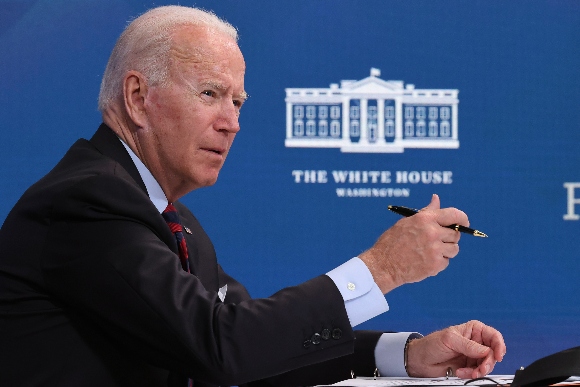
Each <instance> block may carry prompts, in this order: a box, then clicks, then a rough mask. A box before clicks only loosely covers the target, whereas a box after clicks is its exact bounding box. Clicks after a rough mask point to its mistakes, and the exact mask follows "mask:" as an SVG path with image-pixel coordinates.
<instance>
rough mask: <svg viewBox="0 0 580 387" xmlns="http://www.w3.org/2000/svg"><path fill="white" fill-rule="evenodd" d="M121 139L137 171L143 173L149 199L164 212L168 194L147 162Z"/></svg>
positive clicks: (142, 177)
mask: <svg viewBox="0 0 580 387" xmlns="http://www.w3.org/2000/svg"><path fill="white" fill-rule="evenodd" d="M119 141H121V144H123V146H124V147H125V149H127V152H128V153H129V156H131V160H133V163H134V164H135V166H136V167H137V171H139V175H141V179H142V180H143V183H144V184H145V188H147V194H148V195H149V199H151V201H152V202H153V205H154V206H155V208H157V211H159V213H162V212H163V211H164V210H165V208H166V207H167V204H168V203H169V202H168V200H167V196H165V192H163V189H161V186H160V185H159V183H158V182H157V180H155V177H153V175H152V174H151V172H150V171H149V170H148V169H147V167H146V166H145V164H143V162H142V161H141V159H140V158H139V157H137V155H136V154H135V153H134V152H133V150H131V148H129V146H127V144H125V142H124V141H123V140H121V139H120V138H119Z"/></svg>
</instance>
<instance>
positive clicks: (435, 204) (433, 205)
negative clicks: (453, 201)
mask: <svg viewBox="0 0 580 387" xmlns="http://www.w3.org/2000/svg"><path fill="white" fill-rule="evenodd" d="M440 208H441V201H440V200H439V195H437V194H433V196H431V202H430V203H429V204H428V205H427V207H425V208H423V210H438V209H440Z"/></svg>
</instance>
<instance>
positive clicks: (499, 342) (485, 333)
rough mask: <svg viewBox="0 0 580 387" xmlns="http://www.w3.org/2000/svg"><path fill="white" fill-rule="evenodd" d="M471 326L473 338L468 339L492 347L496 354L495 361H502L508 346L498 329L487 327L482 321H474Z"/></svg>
mask: <svg viewBox="0 0 580 387" xmlns="http://www.w3.org/2000/svg"><path fill="white" fill-rule="evenodd" d="M469 324H471V337H468V338H471V339H472V340H474V341H477V342H478V343H482V344H484V345H486V346H488V347H490V348H491V349H492V351H493V353H494V358H495V360H497V361H502V360H503V357H504V356H505V353H506V345H505V341H504V339H503V336H502V334H501V333H500V332H499V331H498V330H497V329H495V328H493V327H490V326H489V325H485V324H484V323H482V322H481V321H477V320H472V321H470V322H469Z"/></svg>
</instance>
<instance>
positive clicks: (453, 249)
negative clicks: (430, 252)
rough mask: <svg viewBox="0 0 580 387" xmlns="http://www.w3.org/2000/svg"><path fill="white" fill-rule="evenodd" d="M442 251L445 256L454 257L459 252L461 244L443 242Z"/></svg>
mask: <svg viewBox="0 0 580 387" xmlns="http://www.w3.org/2000/svg"><path fill="white" fill-rule="evenodd" d="M441 252H442V254H443V257H445V258H454V257H455V256H457V254H459V245H458V244H457V243H443V247H442V248H441Z"/></svg>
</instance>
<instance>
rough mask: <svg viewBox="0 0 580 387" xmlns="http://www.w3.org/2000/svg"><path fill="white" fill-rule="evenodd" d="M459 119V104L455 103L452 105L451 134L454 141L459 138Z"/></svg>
mask: <svg viewBox="0 0 580 387" xmlns="http://www.w3.org/2000/svg"><path fill="white" fill-rule="evenodd" d="M458 125H459V124H458V119H457V102H454V103H453V104H452V105H451V134H452V138H453V139H454V140H457V139H458V138H459V136H458V135H457V132H458V130H457V127H458Z"/></svg>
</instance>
